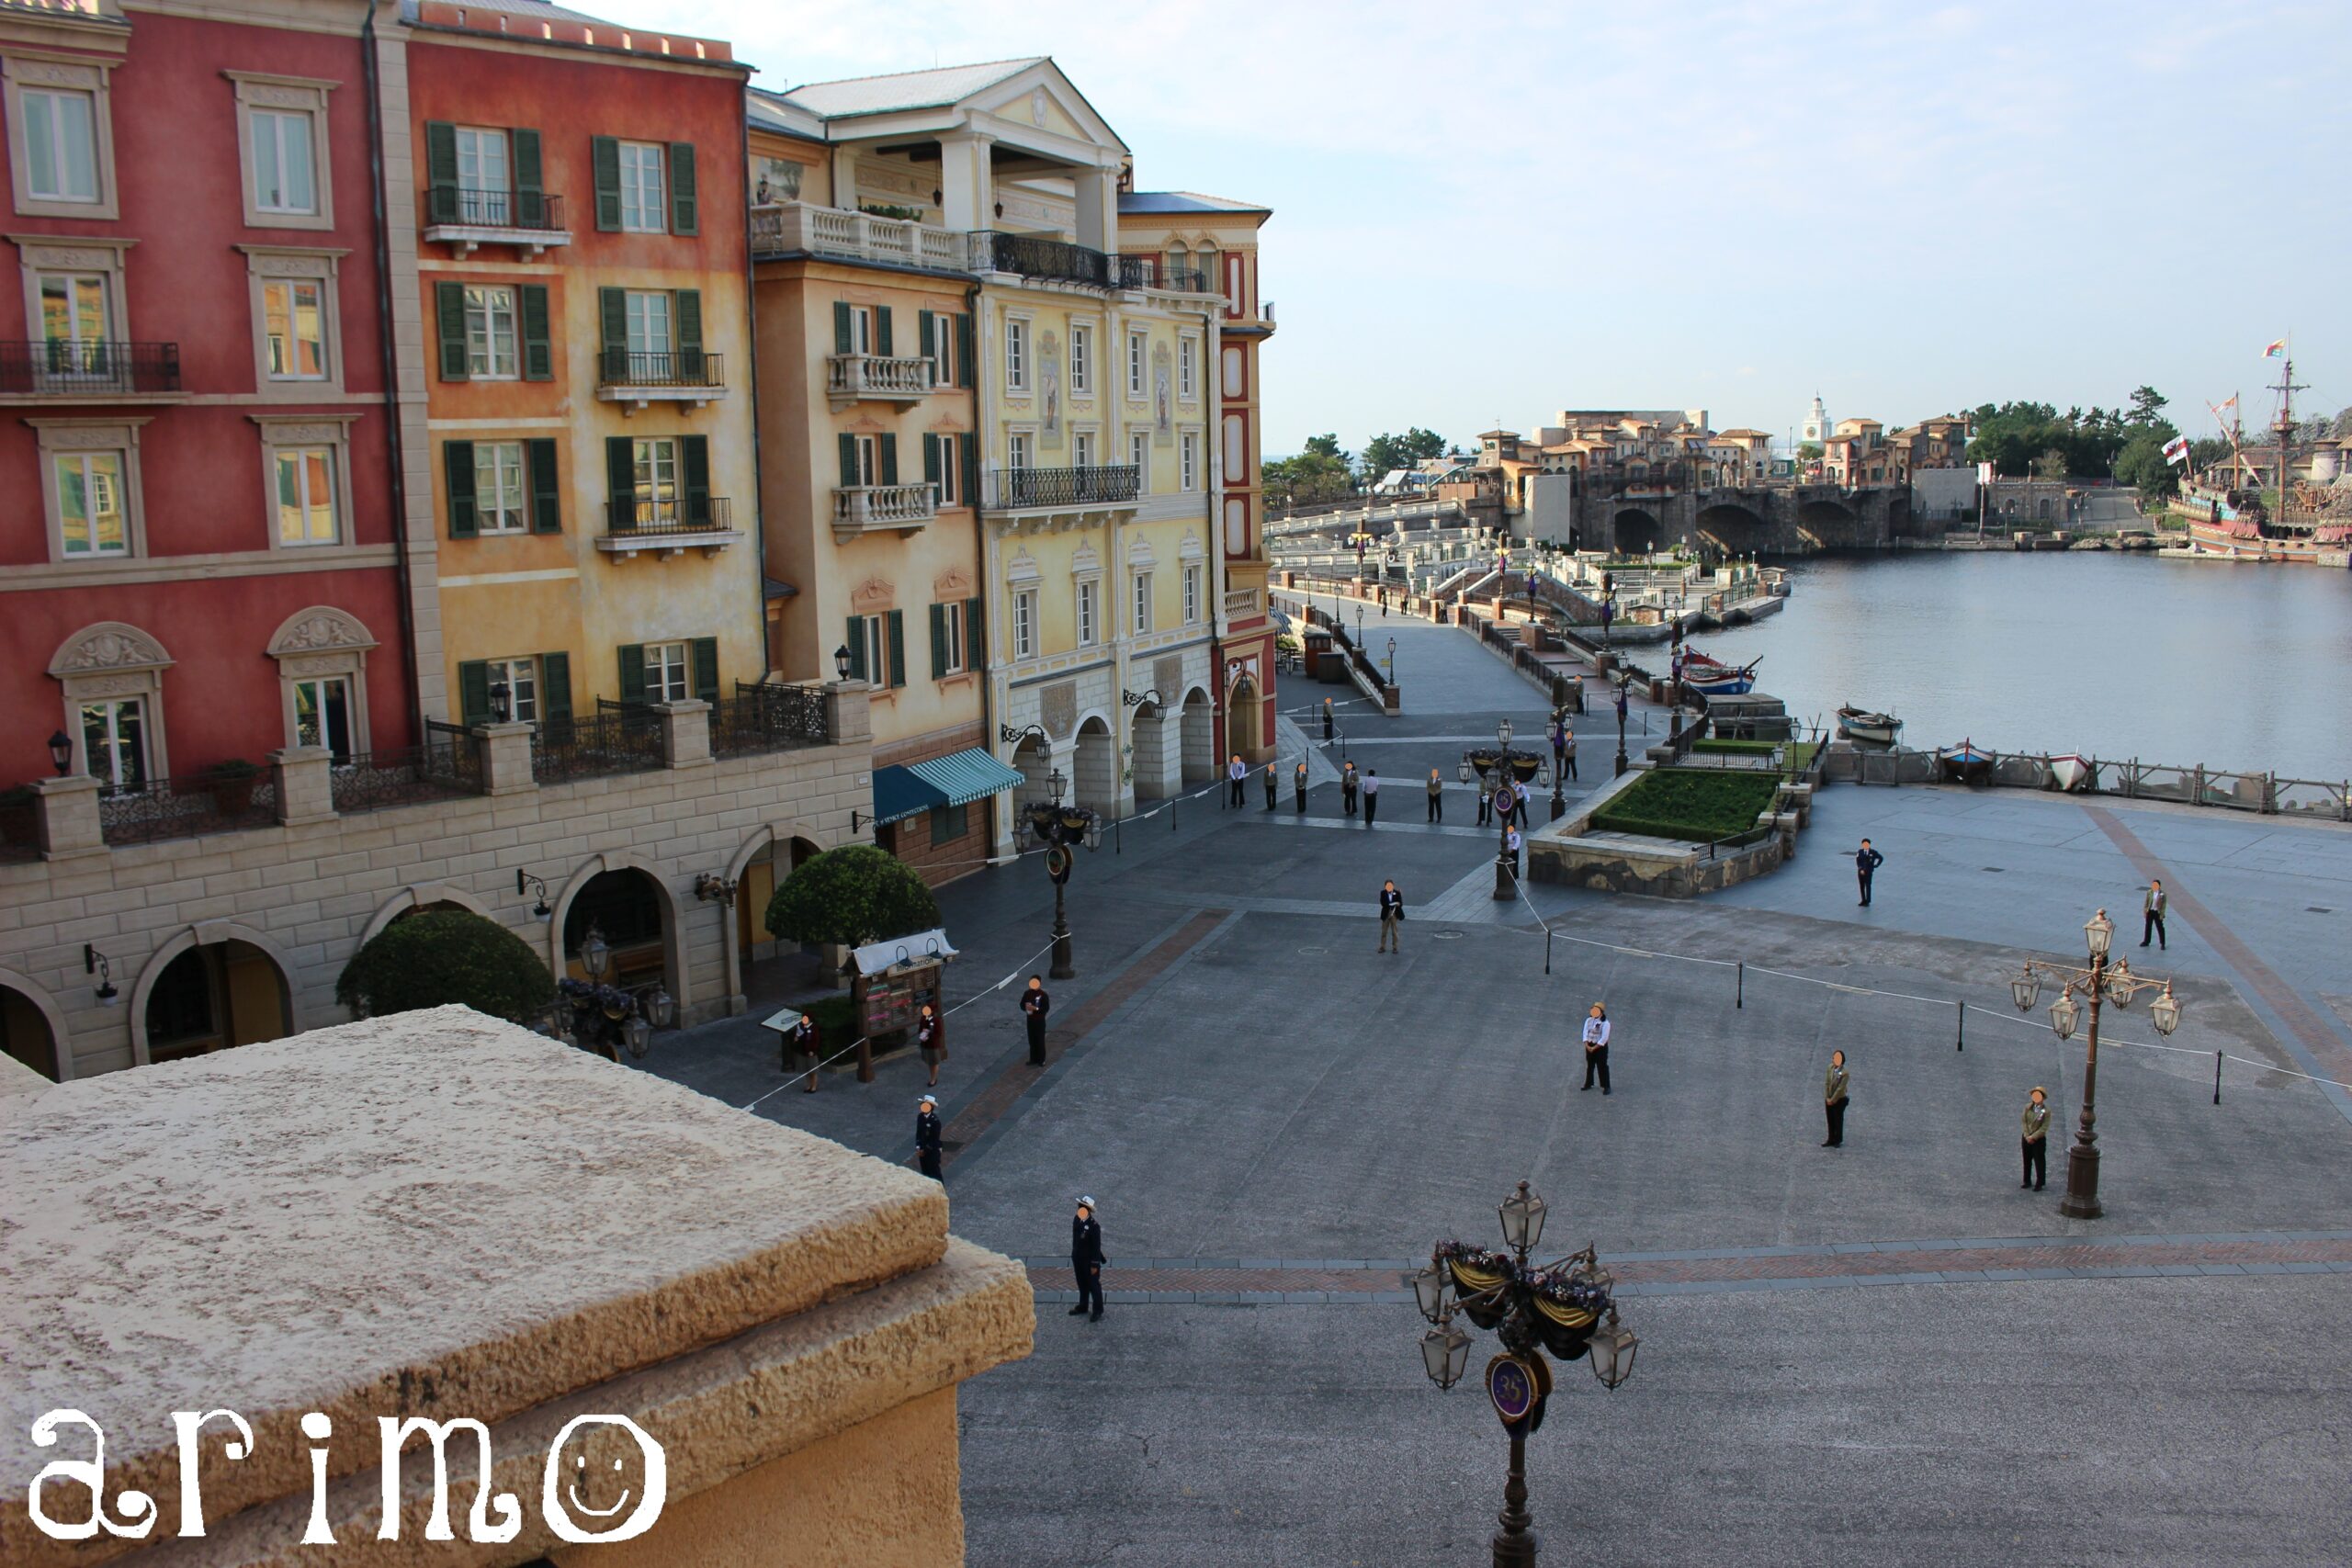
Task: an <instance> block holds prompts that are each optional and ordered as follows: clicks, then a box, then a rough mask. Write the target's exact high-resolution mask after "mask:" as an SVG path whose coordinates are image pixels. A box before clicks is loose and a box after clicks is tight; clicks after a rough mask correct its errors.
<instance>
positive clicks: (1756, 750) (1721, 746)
mask: <svg viewBox="0 0 2352 1568" xmlns="http://www.w3.org/2000/svg"><path fill="white" fill-rule="evenodd" d="M1780 749H1781V743H1780V742H1779V741H1777V740H1693V741H1692V742H1691V750H1693V751H1713V752H1720V753H1723V754H1724V755H1726V756H1733V757H1769V756H1770V755H1771V754H1772V753H1773V752H1775V751H1777V750H1780Z"/></svg>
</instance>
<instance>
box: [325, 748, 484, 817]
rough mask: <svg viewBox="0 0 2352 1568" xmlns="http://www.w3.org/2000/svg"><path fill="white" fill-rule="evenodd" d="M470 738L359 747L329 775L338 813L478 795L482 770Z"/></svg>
mask: <svg viewBox="0 0 2352 1568" xmlns="http://www.w3.org/2000/svg"><path fill="white" fill-rule="evenodd" d="M475 756H476V752H475V750H474V738H473V736H472V735H471V734H470V733H468V732H459V733H458V734H457V735H456V736H454V737H449V736H444V737H440V738H438V739H435V740H428V741H427V742H426V743H425V744H424V745H422V746H402V747H399V748H396V749H394V750H378V751H361V752H356V753H354V754H353V755H352V756H351V757H350V758H349V759H347V760H346V761H340V762H337V763H336V764H335V765H334V770H333V771H332V772H331V773H329V774H328V784H329V788H330V791H331V793H332V795H333V796H334V808H335V811H336V813H337V814H338V815H342V816H348V815H350V814H351V813H353V812H357V811H381V810H384V809H386V808H387V807H394V806H415V805H418V804H420V803H421V802H424V801H428V800H445V799H447V798H448V797H449V796H451V795H480V794H481V768H480V767H479V766H474V767H470V768H469V767H467V766H466V764H467V763H470V762H472V761H474V759H475Z"/></svg>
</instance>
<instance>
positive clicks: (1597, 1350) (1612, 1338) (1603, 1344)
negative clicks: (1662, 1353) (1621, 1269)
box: [1586, 1303, 1641, 1389]
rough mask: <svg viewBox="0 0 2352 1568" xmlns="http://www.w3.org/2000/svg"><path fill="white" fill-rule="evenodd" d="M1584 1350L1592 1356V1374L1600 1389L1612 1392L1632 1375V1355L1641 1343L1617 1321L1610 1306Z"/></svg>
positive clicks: (1612, 1307) (1614, 1312)
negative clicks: (1605, 1319)
mask: <svg viewBox="0 0 2352 1568" xmlns="http://www.w3.org/2000/svg"><path fill="white" fill-rule="evenodd" d="M1586 1348H1587V1350H1588V1351H1589V1354H1590V1355H1591V1357H1592V1375H1593V1376H1594V1377H1597V1378H1599V1379H1600V1382H1601V1385H1602V1386H1603V1387H1605V1388H1611V1389H1613V1388H1615V1387H1616V1386H1617V1385H1618V1384H1620V1383H1622V1382H1624V1381H1625V1380H1626V1379H1627V1378H1630V1377H1632V1376H1633V1375H1634V1351H1635V1350H1637V1349H1639V1348H1641V1341H1640V1340H1638V1339H1636V1338H1634V1331H1633V1330H1632V1329H1630V1328H1628V1327H1626V1326H1625V1325H1623V1324H1622V1323H1620V1322H1618V1321H1617V1308H1616V1305H1615V1304H1614V1303H1611V1306H1610V1308H1609V1321H1608V1322H1607V1323H1606V1324H1604V1325H1601V1326H1600V1327H1599V1328H1596V1329H1594V1330H1593V1331H1592V1337H1591V1339H1589V1341H1587V1345H1586Z"/></svg>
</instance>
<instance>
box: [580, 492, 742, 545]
mask: <svg viewBox="0 0 2352 1568" xmlns="http://www.w3.org/2000/svg"><path fill="white" fill-rule="evenodd" d="M734 526H735V508H734V505H733V503H732V502H730V501H729V499H728V498H727V497H726V496H723V495H708V496H684V495H682V496H672V497H665V498H662V499H659V500H657V499H654V498H652V497H650V496H633V495H617V496H615V497H613V498H612V499H611V500H610V501H608V502H605V531H606V532H608V533H613V534H627V535H631V536H636V535H650V534H710V533H716V532H718V531H719V530H721V529H727V528H732V527H734Z"/></svg>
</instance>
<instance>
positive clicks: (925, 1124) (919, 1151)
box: [915, 1094, 947, 1187]
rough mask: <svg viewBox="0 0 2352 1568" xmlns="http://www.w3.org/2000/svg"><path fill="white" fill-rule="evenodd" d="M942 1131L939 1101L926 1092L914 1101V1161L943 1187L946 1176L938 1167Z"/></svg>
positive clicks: (926, 1174)
mask: <svg viewBox="0 0 2352 1568" xmlns="http://www.w3.org/2000/svg"><path fill="white" fill-rule="evenodd" d="M942 1132H943V1129H942V1128H941V1126H940V1122H939V1101H938V1100H934V1099H933V1098H932V1097H931V1096H930V1095H927V1094H926V1095H924V1096H923V1097H922V1099H921V1100H916V1101H915V1163H916V1164H917V1165H919V1166H921V1167H922V1173H923V1174H924V1175H925V1176H928V1177H930V1178H931V1179H933V1181H936V1182H938V1183H939V1184H940V1185H941V1186H942V1187H944V1186H946V1185H947V1178H946V1177H944V1176H943V1175H941V1174H940V1169H939V1150H940V1139H941V1134H942Z"/></svg>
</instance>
